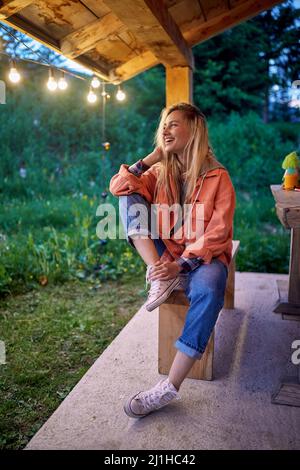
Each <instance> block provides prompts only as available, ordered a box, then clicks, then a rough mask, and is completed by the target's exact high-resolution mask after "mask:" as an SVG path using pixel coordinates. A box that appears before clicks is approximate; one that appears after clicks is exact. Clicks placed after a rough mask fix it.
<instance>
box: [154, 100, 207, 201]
mask: <svg viewBox="0 0 300 470" xmlns="http://www.w3.org/2000/svg"><path fill="white" fill-rule="evenodd" d="M173 111H182V112H183V113H184V117H185V119H186V120H187V123H188V125H189V128H190V131H191V134H190V138H189V140H188V142H187V145H186V147H185V149H184V151H185V153H186V168H185V169H184V171H183V168H182V164H181V162H180V160H179V158H178V157H177V155H176V154H174V153H172V152H165V151H164V150H163V148H164V146H163V129H164V124H165V121H166V118H167V116H169V114H171V113H172V112H173ZM154 143H155V145H156V146H158V147H160V148H161V149H162V151H163V158H162V160H161V162H160V171H159V175H158V179H157V183H156V193H155V194H156V195H157V193H158V192H160V191H165V193H166V196H167V199H168V202H169V204H173V203H175V202H179V201H180V187H181V181H182V176H183V181H184V182H185V184H186V188H185V201H184V202H185V203H188V202H190V201H191V198H192V194H193V192H194V189H195V185H196V181H197V178H198V177H199V174H200V170H201V167H202V164H203V162H204V160H205V159H206V158H207V157H208V155H209V153H210V152H212V150H211V146H210V144H209V140H208V130H207V124H206V119H205V116H204V114H203V113H202V112H201V111H200V110H199V109H198V108H197V107H196V106H194V105H191V104H188V103H177V104H174V105H172V106H169V107H168V108H164V109H163V110H162V112H161V116H160V122H159V125H158V128H157V131H156V133H155V138H154ZM171 180H173V182H174V183H175V194H172V192H171V184H170V182H171Z"/></svg>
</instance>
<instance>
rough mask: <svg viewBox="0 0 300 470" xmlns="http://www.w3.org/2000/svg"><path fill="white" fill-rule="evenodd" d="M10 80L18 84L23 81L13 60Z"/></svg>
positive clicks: (9, 75)
mask: <svg viewBox="0 0 300 470" xmlns="http://www.w3.org/2000/svg"><path fill="white" fill-rule="evenodd" d="M8 78H9V79H10V81H11V82H12V83H18V82H19V81H20V79H21V75H20V74H19V72H18V70H17V67H16V62H15V61H14V60H13V61H12V63H11V68H10V71H9V74H8Z"/></svg>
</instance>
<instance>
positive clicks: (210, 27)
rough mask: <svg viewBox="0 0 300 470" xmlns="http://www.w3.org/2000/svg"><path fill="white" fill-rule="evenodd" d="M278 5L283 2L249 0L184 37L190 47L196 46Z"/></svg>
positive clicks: (202, 24) (279, 0) (193, 29)
mask: <svg viewBox="0 0 300 470" xmlns="http://www.w3.org/2000/svg"><path fill="white" fill-rule="evenodd" d="M278 3H282V0H248V1H246V2H245V3H242V4H238V5H236V6H234V7H232V8H231V10H227V11H226V13H222V14H220V15H217V16H215V17H213V18H211V19H208V21H206V22H203V23H200V24H198V25H196V26H195V27H194V28H191V29H189V30H188V31H186V32H185V33H184V37H185V39H186V41H187V42H188V44H189V45H190V46H195V45H196V44H199V43H201V42H204V41H207V40H208V39H210V38H212V37H213V36H216V35H217V34H220V33H222V32H223V31H225V30H226V29H229V28H232V27H233V26H236V25H237V24H239V23H242V22H243V21H247V20H249V19H250V18H253V17H254V16H256V15H258V14H259V13H261V12H262V11H265V10H268V9H269V8H272V7H273V6H275V5H277V4H278Z"/></svg>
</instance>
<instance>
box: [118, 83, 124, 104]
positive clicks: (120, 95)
mask: <svg viewBox="0 0 300 470" xmlns="http://www.w3.org/2000/svg"><path fill="white" fill-rule="evenodd" d="M116 98H117V100H118V101H124V100H125V98H126V95H125V93H124V91H122V90H121V87H120V85H119V86H118V91H117V94H116Z"/></svg>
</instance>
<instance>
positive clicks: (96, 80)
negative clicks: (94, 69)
mask: <svg viewBox="0 0 300 470" xmlns="http://www.w3.org/2000/svg"><path fill="white" fill-rule="evenodd" d="M100 84H101V83H100V80H99V78H97V77H93V79H92V81H91V86H92V87H93V88H99V86H100Z"/></svg>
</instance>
